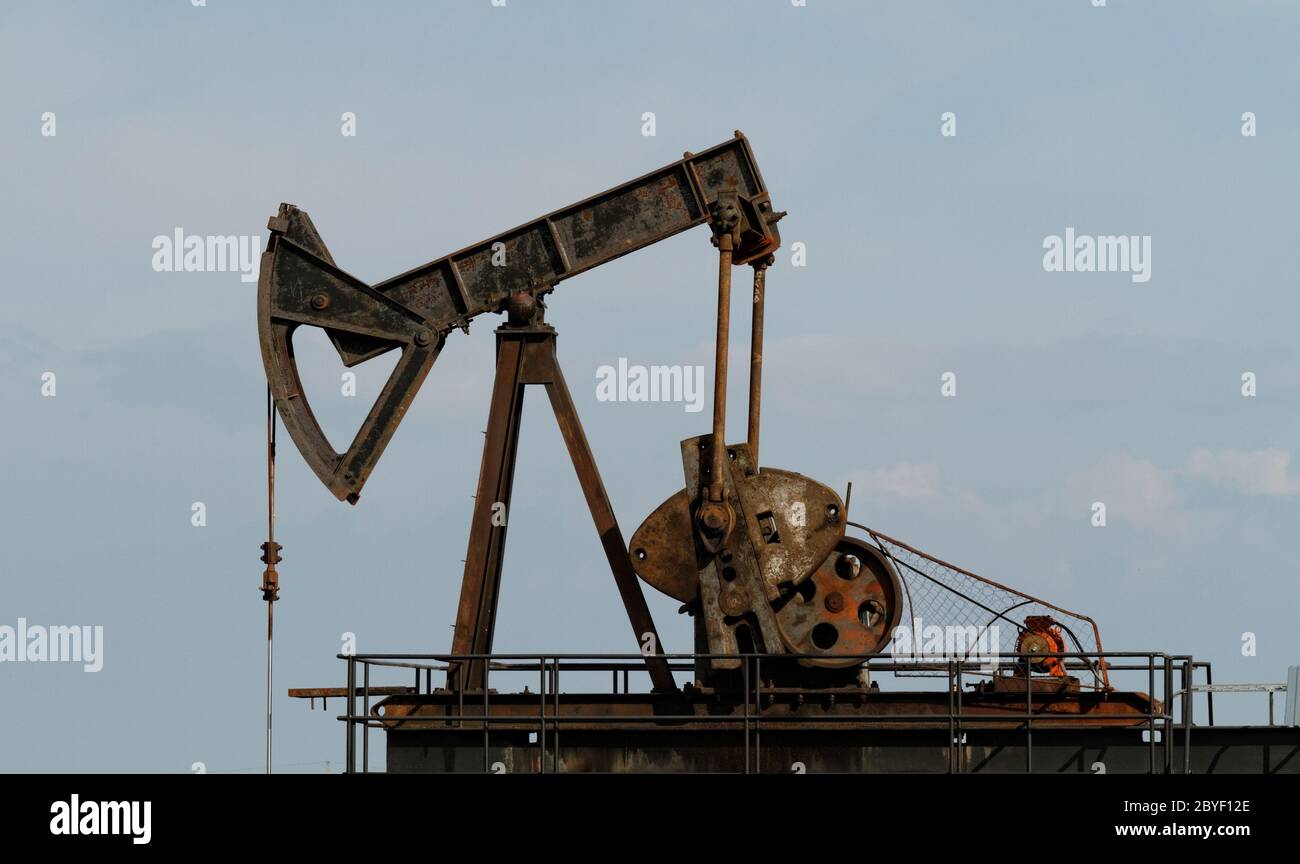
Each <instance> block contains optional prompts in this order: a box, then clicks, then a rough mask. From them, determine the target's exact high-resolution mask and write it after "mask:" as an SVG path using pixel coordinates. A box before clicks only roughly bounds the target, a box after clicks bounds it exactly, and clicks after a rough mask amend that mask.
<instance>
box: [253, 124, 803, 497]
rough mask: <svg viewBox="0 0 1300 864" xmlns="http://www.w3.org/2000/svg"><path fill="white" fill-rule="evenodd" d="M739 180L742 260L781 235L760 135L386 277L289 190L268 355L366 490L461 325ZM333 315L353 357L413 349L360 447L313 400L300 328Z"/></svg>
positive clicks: (297, 434)
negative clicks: (347, 266) (299, 354)
mask: <svg viewBox="0 0 1300 864" xmlns="http://www.w3.org/2000/svg"><path fill="white" fill-rule="evenodd" d="M722 192H727V193H728V194H730V193H732V192H734V193H735V195H736V202H737V206H738V209H739V217H740V219H739V228H738V229H737V232H736V233H737V237H738V242H737V246H736V251H735V254H734V256H733V263H734V264H736V265H740V264H744V263H748V262H752V261H758V260H761V259H765V258H766V257H767V256H769V255H770V254H772V252H774V251H775V250H776V249H777V248H779V246H780V243H781V240H780V235H779V233H778V232H777V228H776V222H777V221H778V220H779V219H780V218H781V216H783V215H784V213H779V212H776V211H774V210H773V209H772V205H771V200H770V198H769V195H768V192H767V187H766V186H765V185H764V184H763V180H762V175H761V174H760V173H759V170H758V164H757V162H756V161H755V160H754V155H753V153H752V151H751V150H750V147H749V142H748V140H747V139H746V138H745V137H744V136H743V135H742V134H741V133H739V132H737V133H736V134H735V137H734V138H733V139H731V140H729V141H726V142H724V143H722V144H719V145H717V146H716V147H711V148H709V149H708V150H705V151H703V152H701V153H698V154H692V153H687V154H686V155H685V156H684V157H683V158H682V159H681V160H679V161H677V162H674V163H672V164H670V165H666V166H664V167H663V168H660V169H658V170H657V171H652V172H650V173H649V174H645V175H643V176H641V177H638V178H636V179H635V180H630V181H628V182H627V183H624V184H622V185H620V186H616V187H614V188H613V189H608V190H606V191H604V192H601V193H600V194H598V195H594V196H592V197H590V198H587V199H585V200H583V201H580V202H578V203H576V204H572V205H570V206H568V207H565V208H562V209H560V210H556V211H554V212H552V213H550V214H548V215H546V216H543V217H541V218H539V219H536V220H533V221H532V222H529V223H526V224H524V225H521V226H519V227H517V228H514V229H511V230H510V231H506V232H504V233H502V234H498V235H497V236H495V237H492V238H489V239H488V240H484V241H483V242H481V243H478V244H475V245H473V246H470V247H467V248H465V249H462V250H461V251H459V252H455V253H453V254H451V255H447V256H445V257H443V258H439V259H437V260H435V261H431V262H429V263H427V264H424V265H422V266H420V267H417V268H415V269H414V270H410V271H408V272H406V273H403V274H401V275H399V276H395V277H393V278H391V279H388V280H386V281H384V282H380V283H378V284H375V285H370V284H367V283H366V282H364V281H362V280H361V279H358V278H356V277H355V276H352V275H350V274H348V273H347V272H345V271H343V270H342V269H340V268H339V267H338V266H337V265H336V264H335V263H334V259H333V257H331V255H330V253H329V250H328V249H327V248H326V247H325V244H324V242H323V241H322V240H321V238H320V235H319V234H318V233H317V232H316V228H315V226H314V225H312V221H311V218H310V217H309V216H308V215H307V213H306V212H304V211H302V210H299V209H298V208H297V207H294V206H293V205H291V204H281V205H280V209H279V212H278V214H277V215H276V216H273V217H272V218H271V220H270V223H269V224H268V226H267V227H268V228H269V229H270V232H271V237H270V240H269V241H268V242H267V248H266V251H265V252H264V253H263V254H262V261H261V269H260V274H259V277H258V331H259V334H260V337H261V343H262V360H263V362H264V364H265V366H266V378H267V382H268V384H269V386H270V388H271V393H272V396H273V397H274V400H275V405H276V408H277V409H278V411H279V413H280V416H281V417H282V418H283V420H284V425H285V428H286V429H287V430H288V431H289V434H290V436H291V437H292V438H293V441H294V444H296V445H297V447H298V450H299V451H301V453H302V455H303V458H304V459H305V460H306V461H307V464H308V465H310V466H311V468H312V470H313V471H315V472H316V476H317V477H319V478H320V479H321V481H322V482H323V483H324V484H325V485H326V487H328V488H329V490H330V491H331V492H333V493H334V495H335V496H336V497H337V498H339V499H340V500H346V501H350V502H352V503H356V501H357V497H358V496H359V494H360V492H361V487H362V486H363V485H364V484H365V482H366V479H367V478H368V477H369V476H370V472H371V471H373V470H374V467H375V463H376V462H377V461H378V460H379V457H380V455H381V454H382V453H383V451H384V447H385V446H386V445H387V444H388V441H389V440H390V439H391V438H392V436H393V432H394V431H395V430H396V428H397V425H398V423H400V422H401V419H402V417H403V416H404V415H405V413H406V409H407V408H408V407H409V406H410V404H411V400H412V399H414V398H415V394H416V392H418V390H419V388H420V385H421V384H422V383H423V382H424V378H425V376H426V375H428V373H429V369H430V367H432V365H433V361H434V360H435V359H436V358H437V356H438V353H439V352H440V351H441V350H442V347H443V345H444V344H445V342H446V338H447V335H448V333H450V332H451V331H452V330H454V329H457V328H462V329H467V328H468V325H469V322H470V320H471V319H473V318H475V317H476V316H478V315H481V314H483V313H484V312H500V311H502V310H503V309H504V308H505V307H506V304H507V303H508V301H509V299H510V298H511V297H512V296H514V295H516V294H520V293H525V294H530V295H537V294H541V293H545V292H547V291H550V290H551V289H552V288H553V287H554V286H555V285H556V284H557V283H559V282H561V281H563V280H564V279H568V278H570V277H572V276H575V275H577V274H579V273H583V272H585V271H587V270H590V269H592V268H594V267H597V266H599V265H601V264H604V263H607V262H609V261H612V260H614V259H615V258H618V257H621V256H623V255H626V254H628V253H629V252H634V251H636V250H637V249H641V248H644V247H646V246H649V245H651V244H653V243H656V242H658V241H660V240H664V239H666V238H668V237H671V236H673V235H674V234H678V233H680V232H682V231H685V230H687V229H689V228H692V227H694V226H696V225H702V224H705V223H707V222H709V221H710V219H711V218H712V217H711V205H712V204H713V203H714V202H715V201H717V199H718V196H719V194H720V193H722ZM303 325H307V326H312V327H320V328H321V329H323V330H324V331H325V333H326V335H327V336H328V337H329V339H330V342H331V343H332V344H333V345H334V348H335V350H337V351H338V353H339V357H340V358H341V359H342V361H343V363H344V365H345V366H349V367H351V366H355V365H357V364H358V363H362V362H364V361H366V360H369V359H371V358H373V357H377V356H379V355H380V354H384V353H386V352H388V351H392V350H395V349H396V350H399V351H401V358H400V359H399V360H398V362H397V365H396V367H395V368H394V369H393V371H392V374H391V375H390V376H389V378H388V382H387V383H386V384H385V385H384V388H383V391H382V392H381V393H380V395H379V398H378V399H377V400H376V402H375V405H374V407H373V408H372V409H371V410H370V413H369V414H368V415H367V417H366V419H365V422H364V423H363V424H362V426H361V429H360V431H358V433H357V435H356V437H355V438H354V439H353V441H352V443H351V445H350V446H349V447H348V449H347V450H346V451H345V452H343V453H339V452H336V451H335V450H334V448H333V447H332V446H331V445H330V443H329V440H328V439H327V438H326V436H325V434H324V432H323V431H322V430H321V427H320V424H319V423H318V422H317V420H316V418H315V416H314V415H313V414H312V410H311V406H310V405H309V404H308V402H307V398H306V395H305V394H304V392H303V387H302V382H301V380H300V379H299V376H298V369H297V366H296V364H295V361H294V351H293V334H294V331H295V330H296V329H297V328H298V327H300V326H303Z"/></svg>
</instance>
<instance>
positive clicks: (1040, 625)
mask: <svg viewBox="0 0 1300 864" xmlns="http://www.w3.org/2000/svg"><path fill="white" fill-rule="evenodd" d="M1064 651H1065V636H1064V635H1062V633H1061V628H1060V626H1059V625H1058V624H1057V623H1056V621H1055V620H1054V619H1052V617H1051V616H1049V615H1030V616H1028V617H1027V618H1025V629H1023V630H1021V631H1020V636H1019V638H1017V639H1016V653H1017V654H1033V655H1041V656H1037V657H1035V659H1032V660H1028V661H1027V662H1028V665H1029V668H1030V669H1031V670H1032V671H1034V672H1039V673H1042V674H1046V675H1050V676H1052V677H1053V678H1064V677H1066V674H1065V664H1064V663H1063V662H1062V661H1061V658H1060V657H1059V656H1057V654H1058V653H1060V652H1064Z"/></svg>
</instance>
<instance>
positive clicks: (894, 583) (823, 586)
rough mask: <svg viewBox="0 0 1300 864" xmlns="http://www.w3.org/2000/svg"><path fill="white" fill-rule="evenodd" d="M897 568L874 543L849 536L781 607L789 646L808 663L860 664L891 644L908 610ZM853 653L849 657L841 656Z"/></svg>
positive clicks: (779, 617) (779, 623)
mask: <svg viewBox="0 0 1300 864" xmlns="http://www.w3.org/2000/svg"><path fill="white" fill-rule="evenodd" d="M902 593H903V592H902V586H901V584H900V582H899V580H898V573H897V572H896V571H895V570H894V566H893V565H892V564H891V563H890V562H889V559H887V558H886V557H885V556H884V554H883V553H881V551H880V550H879V549H877V548H876V547H874V546H872V545H871V544H869V543H867V542H865V541H863V540H858V539H856V538H853V537H845V538H844V539H842V540H840V542H839V543H838V544H836V546H835V551H833V552H832V553H831V554H830V555H828V556H827V557H826V560H825V561H823V562H822V564H821V566H819V567H818V568H817V569H816V570H815V571H814V572H813V574H812V576H811V577H810V578H808V579H807V580H805V581H804V582H803V583H801V584H800V585H798V586H795V589H794V591H793V592H792V593H791V594H790V596H789V597H787V598H786V599H785V601H784V603H783V605H781V606H780V608H779V609H777V610H776V621H777V626H778V627H779V628H780V631H781V638H782V639H784V640H785V644H786V647H787V648H789V649H790V650H791V651H792V652H794V653H796V654H805V655H813V656H808V657H804V658H801V659H800V661H799V662H800V663H802V664H803V665H806V666H822V667H828V668H843V667H848V666H857V665H859V664H861V663H862V662H863V660H864V658H863V657H862V656H861V655H864V654H876V653H879V652H880V651H881V650H883V649H884V647H885V646H886V645H888V644H889V640H890V638H891V637H892V635H893V632H894V627H896V626H897V625H898V622H899V620H900V619H901V617H902V614H903V605H902ZM842 655H848V656H842Z"/></svg>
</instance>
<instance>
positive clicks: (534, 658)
mask: <svg viewBox="0 0 1300 864" xmlns="http://www.w3.org/2000/svg"><path fill="white" fill-rule="evenodd" d="M338 656H339V658H340V659H342V660H344V661H345V663H346V665H347V687H346V696H345V698H346V713H344V714H342V715H340V716H339V717H338V719H339V720H341V721H343V723H344V725H345V728H346V730H347V763H346V764H347V771H348V773H355V772H356V771H357V769H358V765H357V762H358V759H357V756H358V753H357V751H358V746H357V743H358V742H357V739H358V737H360V739H361V742H360V770H361V771H362V772H369V771H370V731H371V730H372V729H379V728H383V729H388V730H391V729H393V728H394V727H395V726H398V725H400V724H402V723H410V722H412V721H443V722H448V723H452V724H454V726H453V728H457V729H466V730H471V731H481V733H482V753H483V770H484V771H485V772H491V771H492V770H493V765H492V762H491V760H490V744H491V735H492V731H493V730H492V727H493V724H496V725H497V727H498V730H499V729H501V728H502V727H505V726H510V727H511V728H512V729H513V731H515V732H516V733H517V732H518V731H519V727H520V724H521V722H527V723H529V724H531V723H532V722H534V721H533V719H532V718H531V717H529V718H524V717H522V716H520V715H518V714H512V715H509V716H503V715H502V714H496V715H494V714H493V713H492V710H491V706H492V702H491V700H492V699H493V698H497V699H500V698H501V696H502V695H505V694H497V693H496V692H495V691H493V690H490V689H487V688H484V689H483V690H481V691H480V690H475V691H464V690H456V689H453V690H446V689H443V688H441V687H440V688H437V689H435V686H434V683H435V682H434V673H435V672H446V671H447V668H448V666H449V665H451V664H457V663H464V662H467V661H472V660H485V661H487V662H488V664H489V666H488V668H489V669H490V670H491V671H492V672H494V673H496V674H497V675H498V676H500V675H503V674H512V675H518V674H524V673H531V674H536V676H537V678H536V680H537V682H538V690H537V692H536V693H532V692H531V691H529V690H528V688H527V687H525V689H524V693H527V695H529V696H531V697H535V698H536V700H537V706H538V707H537V713H536V715H535V723H536V729H535V733H534V734H535V741H536V745H537V748H538V753H539V758H538V759H537V763H536V764H537V768H536V770H537V771H539V772H541V773H549V772H558V771H560V770H561V762H560V755H561V751H560V737H561V735H562V733H563V729H564V727H565V726H566V725H570V724H574V723H582V724H595V725H609V726H617V725H618V724H629V723H668V724H675V725H677V726H678V727H685V728H689V727H690V726H691V724H693V723H707V724H709V725H711V726H713V727H717V726H719V725H721V726H724V727H726V726H735V728H736V734H737V735H738V736H742V735H743V740H744V748H743V749H744V773H752V772H757V771H760V770H762V764H763V763H762V755H763V751H762V746H763V744H762V740H763V739H762V732H763V731H764V730H776V729H782V728H790V727H792V726H797V725H798V724H800V723H807V722H809V720H810V717H809V716H808V715H801V714H799V713H797V712H796V713H785V714H771V713H765V709H766V708H769V707H770V706H771V705H772V704H773V700H775V699H778V698H779V699H794V698H800V697H802V698H805V699H809V700H823V701H824V700H826V699H827V698H828V696H831V694H835V696H839V697H841V698H843V697H849V698H864V699H869V698H872V697H873V696H878V695H879V694H881V693H882V692H885V691H881V690H878V689H873V688H872V687H871V686H870V685H869V683H862V685H861V686H859V687H847V688H846V687H837V688H816V687H790V686H781V687H776V686H773V685H772V682H771V681H770V680H769V681H768V682H767V683H765V682H764V677H763V664H764V662H765V661H766V662H768V663H769V664H770V663H772V662H773V661H785V662H788V661H789V660H790V659H793V655H759V654H746V655H740V656H737V655H728V656H727V657H725V658H724V657H723V656H722V655H711V654H664V655H659V656H660V657H661V658H663V659H664V660H666V661H668V663H669V668H670V669H671V670H672V671H673V672H675V673H685V674H686V675H688V676H692V677H693V675H694V672H695V670H696V669H697V668H698V667H697V663H698V662H699V661H712V660H718V659H728V660H733V661H737V660H738V661H739V662H740V669H739V670H738V674H737V675H736V678H737V679H738V683H737V685H736V686H734V687H731V688H727V689H724V690H719V691H717V692H719V693H724V694H725V695H727V696H730V697H732V698H738V700H739V705H738V707H739V711H738V712H735V713H732V714H717V713H708V712H701V713H683V712H680V711H678V712H674V713H671V714H661V713H645V714H642V713H638V714H627V713H614V712H608V713H604V714H602V713H594V712H591V711H590V710H588V711H584V713H583V714H582V715H581V716H575V715H565V714H562V713H561V711H560V699H561V678H562V675H563V674H564V673H568V675H569V676H570V677H569V680H572V678H573V677H575V676H578V675H582V676H584V677H589V676H590V675H592V674H597V673H606V674H608V675H609V676H610V678H609V679H608V680H609V681H610V682H611V689H610V690H609V691H607V692H610V693H614V694H618V693H619V692H620V684H621V692H622V693H623V694H629V693H631V692H632V691H631V690H630V686H631V684H630V681H631V677H632V676H633V675H637V676H638V677H640V676H644V675H645V673H646V666H645V662H644V659H645V658H644V657H642V656H641V655H638V654H486V655H485V654H464V655H453V654H353V655H342V654H340V655H338ZM1053 656H1056V657H1060V658H1061V659H1062V660H1063V661H1064V663H1065V666H1066V668H1067V669H1068V670H1082V671H1085V672H1087V671H1089V670H1092V669H1095V668H1096V666H1097V664H1098V663H1104V664H1105V666H1106V667H1107V668H1108V669H1109V671H1111V672H1121V673H1133V674H1135V675H1140V674H1141V673H1145V675H1144V676H1142V677H1144V678H1145V683H1146V688H1147V689H1146V691H1145V692H1146V694H1147V695H1148V696H1149V697H1150V699H1149V701H1148V703H1147V710H1146V711H1145V712H1136V711H1135V712H1133V713H1127V714H1120V715H1100V718H1099V719H1100V720H1101V723H1102V725H1110V726H1112V727H1115V726H1116V724H1117V722H1118V723H1119V724H1120V728H1130V729H1132V728H1141V729H1143V730H1145V732H1146V736H1145V738H1146V743H1148V770H1149V772H1150V773H1161V772H1163V773H1175V772H1176V771H1181V772H1182V773H1190V771H1191V735H1192V726H1193V713H1194V704H1193V694H1194V693H1196V692H1206V693H1207V700H1212V699H1213V695H1212V694H1213V692H1214V689H1209V690H1207V689H1206V688H1207V687H1210V686H1212V681H1213V678H1212V673H1211V670H1210V665H1209V664H1208V663H1205V662H1198V661H1195V660H1193V658H1192V657H1190V656H1187V655H1170V654H1165V653H1162V652H1155V651H1137V652H1107V653H1106V654H1105V655H1104V656H1103V655H1101V654H1098V653H1095V652H1090V653H1084V652H1080V653H1061V654H1054V655H1053ZM862 659H863V660H864V663H863V664H862V666H861V667H860V668H861V669H862V670H863V671H862V672H861V673H860V674H861V676H862V678H864V679H865V680H866V681H867V682H869V681H871V680H873V674H879V673H893V674H895V675H897V674H899V673H905V672H911V671H915V670H916V669H918V668H927V669H929V670H930V671H936V672H940V673H943V674H946V677H947V686H946V692H947V694H948V709H947V711H946V712H935V713H924V714H892V713H880V714H865V713H843V714H832V713H819V714H816V715H815V716H814V717H812V718H811V719H813V720H815V722H817V723H819V724H821V723H826V724H841V723H854V724H859V725H861V726H864V727H865V726H871V725H876V724H891V725H895V726H897V725H902V726H909V725H913V724H915V725H916V726H917V728H921V727H924V726H928V727H929V728H931V729H933V728H934V727H935V726H936V725H940V728H941V724H943V723H946V724H947V727H948V736H947V741H948V743H947V751H948V772H949V773H963V772H965V771H967V770H968V767H969V766H968V765H967V764H966V759H967V757H966V748H965V745H964V741H965V733H966V732H967V731H974V730H978V729H981V728H990V727H995V726H996V727H1001V728H1003V729H1006V728H1007V726H1008V724H1009V723H1011V724H1013V727H1012V728H1014V729H1015V730H1016V731H1019V732H1022V733H1023V735H1024V743H1025V746H1024V752H1025V762H1024V770H1025V772H1026V773H1028V772H1031V771H1032V770H1033V766H1034V733H1035V731H1036V730H1041V729H1047V728H1051V727H1052V726H1053V725H1055V724H1061V723H1074V724H1076V725H1077V724H1079V723H1080V722H1086V720H1087V718H1086V715H1084V716H1083V717H1082V720H1081V715H1078V714H1046V713H1035V707H1036V705H1035V701H1036V700H1037V702H1038V704H1037V707H1038V708H1039V709H1040V712H1041V709H1042V708H1043V707H1044V706H1045V704H1046V703H1047V701H1049V700H1050V699H1051V698H1052V696H1051V694H1050V693H1046V692H1044V693H1038V694H1035V692H1034V686H1033V684H1032V683H1031V682H1041V681H1044V680H1048V681H1050V680H1052V679H1045V678H1042V677H1039V676H1033V675H1030V676H1029V677H1028V678H1027V679H1026V678H1021V679H1020V680H1023V681H1026V685H1025V687H1024V692H1023V694H1021V693H1019V692H1014V693H1012V694H1011V695H1014V696H1015V697H1016V698H1017V699H1019V698H1020V697H1021V696H1022V695H1023V702H1024V713H1023V714H1019V713H1018V709H1017V713H1016V714H1014V715H1013V714H1011V713H1003V714H981V715H973V714H971V713H969V712H966V711H963V702H964V697H967V696H969V694H968V693H966V690H965V685H966V684H968V683H971V682H975V681H978V680H979V679H987V678H990V677H992V674H997V673H991V672H990V670H989V668H988V666H987V665H984V666H981V665H980V664H979V663H976V662H974V661H956V660H948V661H946V662H945V661H940V662H933V661H931V662H925V663H907V662H898V661H897V660H895V659H893V658H882V657H881V656H880V655H872V656H865V657H863V658H862ZM1041 660H1042V655H1037V654H1026V655H1013V656H1010V657H1002V658H999V662H1000V663H1001V664H1002V666H1003V667H1005V666H1007V665H1009V664H1011V663H1017V664H1027V663H1030V662H1037V661H1041ZM372 668H373V669H375V670H377V671H378V670H384V671H386V672H388V673H389V674H396V673H397V672H398V671H399V670H401V671H404V672H405V674H412V673H413V675H414V686H412V687H409V688H407V687H401V688H393V687H392V686H386V687H383V688H375V687H372V686H371V677H372V676H371V670H372ZM770 668H771V667H770V666H769V669H770ZM1022 668H1023V667H1022ZM1198 669H1200V670H1204V672H1205V675H1206V679H1207V682H1206V685H1200V686H1198V685H1196V683H1195V681H1194V676H1195V673H1196V671H1197V670H1198ZM1176 672H1177V673H1178V676H1179V680H1178V685H1177V686H1175V681H1174V676H1175V673H1176ZM408 680H410V679H408ZM439 683H441V682H439ZM688 686H689V685H688ZM377 689H379V690H382V692H383V694H384V695H386V696H388V695H393V694H394V690H395V689H396V690H398V691H400V693H401V695H404V696H416V697H418V696H421V695H428V696H434V695H437V696H438V698H439V699H440V700H442V701H443V702H446V700H448V699H451V698H454V699H455V712H454V713H448V714H446V715H442V714H436V715H425V714H411V715H393V714H388V715H381V714H379V713H377V711H375V710H374V708H375V706H374V705H372V701H371V698H372V695H375V694H376V690H377ZM1215 689H1218V688H1215ZM593 692H596V691H593V690H591V689H587V690H581V691H570V693H569V696H574V695H577V694H582V695H587V694H591V693H593ZM638 692H644V691H638ZM889 692H893V691H889ZM930 692H936V691H930ZM938 692H943V691H938ZM513 695H514V696H515V697H516V698H517V697H518V696H519V695H523V694H521V693H515V694H513ZM646 695H647V696H648V695H649V694H648V693H647V694H646ZM1157 696H1159V697H1160V698H1156V697H1157ZM832 698H833V697H832ZM358 701H360V703H361V704H360V706H358ZM1207 705H1208V711H1209V719H1210V723H1211V725H1212V724H1213V702H1212V701H1207ZM358 707H360V708H361V712H360V713H358V712H357V708H358ZM1124 720H1132V721H1133V722H1132V723H1131V724H1124V723H1123V721H1124ZM1176 727H1177V728H1179V729H1180V732H1181V735H1180V737H1181V746H1180V747H1175V741H1174V730H1175V728H1176ZM531 743H532V740H531V738H530V744H531ZM1179 750H1180V751H1181V753H1178V752H1176V751H1179ZM1180 755H1181V759H1180V758H1178V757H1179V756H1180Z"/></svg>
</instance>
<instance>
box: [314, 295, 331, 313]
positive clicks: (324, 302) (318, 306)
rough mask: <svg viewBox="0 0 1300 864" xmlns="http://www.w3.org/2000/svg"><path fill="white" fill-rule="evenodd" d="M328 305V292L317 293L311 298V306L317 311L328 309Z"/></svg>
mask: <svg viewBox="0 0 1300 864" xmlns="http://www.w3.org/2000/svg"><path fill="white" fill-rule="evenodd" d="M329 305H330V298H329V295H328V294H317V295H316V296H315V297H313V298H311V308H313V309H315V310H316V311H317V312H320V311H322V310H324V309H328V308H329Z"/></svg>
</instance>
